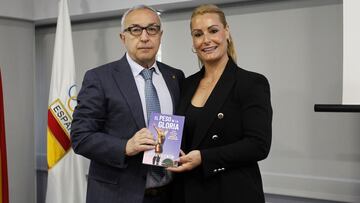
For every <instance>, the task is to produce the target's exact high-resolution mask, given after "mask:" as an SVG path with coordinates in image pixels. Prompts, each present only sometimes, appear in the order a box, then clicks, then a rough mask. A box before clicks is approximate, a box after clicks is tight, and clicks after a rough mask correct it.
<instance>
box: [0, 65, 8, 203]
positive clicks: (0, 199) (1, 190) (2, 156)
mask: <svg viewBox="0 0 360 203" xmlns="http://www.w3.org/2000/svg"><path fill="white" fill-rule="evenodd" d="M4 114H5V112H4V100H3V92H2V79H1V71H0V174H1V176H0V203H8V202H9V188H8V174H7V161H6V142H5V119H4Z"/></svg>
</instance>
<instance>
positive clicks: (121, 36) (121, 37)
mask: <svg viewBox="0 0 360 203" xmlns="http://www.w3.org/2000/svg"><path fill="white" fill-rule="evenodd" d="M119 36H120V39H121V41H122V42H123V43H125V35H124V34H123V33H120V34H119Z"/></svg>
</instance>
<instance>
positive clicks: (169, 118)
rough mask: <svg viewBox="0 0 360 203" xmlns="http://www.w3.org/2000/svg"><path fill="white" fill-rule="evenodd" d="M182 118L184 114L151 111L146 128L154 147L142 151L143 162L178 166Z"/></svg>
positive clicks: (163, 165)
mask: <svg viewBox="0 0 360 203" xmlns="http://www.w3.org/2000/svg"><path fill="white" fill-rule="evenodd" d="M184 119H185V117H184V116H178V115H167V114H161V113H151V115H150V119H149V125H148V129H149V130H150V132H151V133H152V135H153V136H154V139H155V140H156V145H155V149H153V150H148V151H145V152H144V157H143V163H144V164H149V165H155V166H162V167H176V166H178V161H179V154H180V146H181V139H182V133H183V129H184Z"/></svg>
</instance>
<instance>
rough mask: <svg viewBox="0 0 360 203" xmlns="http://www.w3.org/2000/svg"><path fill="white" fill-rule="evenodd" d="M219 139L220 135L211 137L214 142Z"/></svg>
mask: <svg viewBox="0 0 360 203" xmlns="http://www.w3.org/2000/svg"><path fill="white" fill-rule="evenodd" d="M218 138H219V136H218V135H213V136H212V137H211V139H213V140H217V139H218Z"/></svg>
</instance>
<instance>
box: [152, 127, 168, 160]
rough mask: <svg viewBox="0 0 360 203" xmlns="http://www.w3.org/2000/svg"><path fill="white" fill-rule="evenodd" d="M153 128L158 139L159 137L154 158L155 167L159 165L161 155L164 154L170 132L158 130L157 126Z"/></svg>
mask: <svg viewBox="0 0 360 203" xmlns="http://www.w3.org/2000/svg"><path fill="white" fill-rule="evenodd" d="M153 127H154V128H155V130H156V137H157V139H156V144H155V155H154V157H153V165H159V162H160V155H161V153H162V152H163V145H164V143H165V138H166V134H167V133H168V131H167V130H164V129H161V128H158V127H156V126H155V125H154V126H153Z"/></svg>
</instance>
